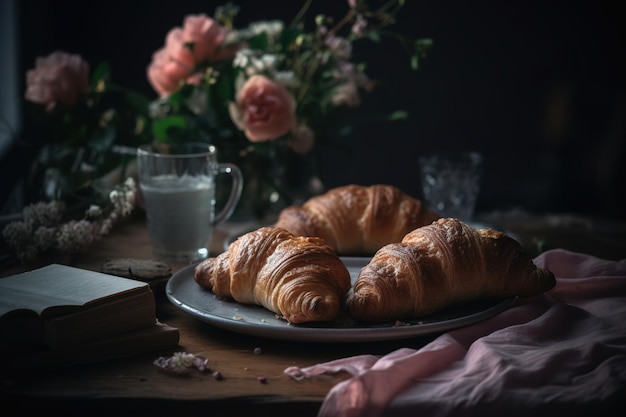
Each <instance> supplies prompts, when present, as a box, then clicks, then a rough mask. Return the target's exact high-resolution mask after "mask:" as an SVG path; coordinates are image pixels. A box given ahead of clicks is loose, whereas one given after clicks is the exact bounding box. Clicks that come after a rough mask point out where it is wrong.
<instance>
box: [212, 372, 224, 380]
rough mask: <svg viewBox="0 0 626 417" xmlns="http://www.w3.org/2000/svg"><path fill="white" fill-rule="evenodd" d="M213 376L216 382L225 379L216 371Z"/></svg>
mask: <svg viewBox="0 0 626 417" xmlns="http://www.w3.org/2000/svg"><path fill="white" fill-rule="evenodd" d="M212 375H213V379H215V380H216V381H221V380H222V379H224V377H223V376H222V374H221V372H220V371H215V372H213V374H212Z"/></svg>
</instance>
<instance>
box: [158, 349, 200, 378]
mask: <svg viewBox="0 0 626 417" xmlns="http://www.w3.org/2000/svg"><path fill="white" fill-rule="evenodd" d="M153 364H154V365H155V366H157V367H158V368H161V369H162V370H164V371H167V372H172V373H175V374H179V375H181V374H185V373H187V372H189V371H191V370H192V369H194V368H195V369H197V370H198V371H200V372H206V371H209V367H208V364H209V360H208V359H205V358H202V357H200V356H197V355H194V354H192V353H185V352H176V353H174V355H173V356H170V357H165V356H160V357H158V358H157V359H156V360H155V361H154V362H153Z"/></svg>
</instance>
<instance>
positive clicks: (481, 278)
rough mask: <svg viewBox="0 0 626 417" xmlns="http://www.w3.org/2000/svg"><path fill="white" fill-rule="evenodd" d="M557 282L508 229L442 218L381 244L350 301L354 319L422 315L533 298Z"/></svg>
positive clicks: (377, 320) (399, 317)
mask: <svg viewBox="0 0 626 417" xmlns="http://www.w3.org/2000/svg"><path fill="white" fill-rule="evenodd" d="M555 284H556V281H555V278H554V274H553V273H552V272H551V271H549V270H547V269H541V268H537V267H536V266H535V265H534V264H533V261H532V259H531V257H530V255H528V254H527V253H526V252H525V251H524V249H523V248H522V246H521V245H520V244H519V243H518V242H516V241H515V240H513V239H512V238H511V237H509V236H507V235H506V234H504V233H502V232H499V231H496V230H493V229H489V228H484V229H474V228H473V227H471V226H468V225H467V224H464V223H462V222H460V221H458V220H456V219H452V218H442V219H439V220H437V221H435V222H434V223H432V224H431V225H428V226H424V227H421V228H418V229H416V230H414V231H412V232H410V233H409V234H407V235H406V236H405V237H404V238H403V239H402V242H401V243H397V244H389V245H386V246H384V247H383V248H381V249H380V250H379V251H378V252H377V253H376V254H375V255H374V257H373V258H372V259H371V261H370V262H369V263H368V264H367V265H366V266H364V267H363V268H362V269H361V271H360V272H359V275H358V277H357V279H356V281H355V285H354V288H353V290H354V291H353V293H351V294H350V295H349V296H348V299H347V301H346V305H347V309H348V312H349V314H350V316H352V317H353V318H354V319H357V320H362V321H374V322H380V321H388V320H394V319H395V320H403V319H411V318H416V317H421V316H424V315H427V314H430V313H432V312H434V311H436V310H439V309H442V308H444V307H446V306H449V305H451V304H454V303H459V302H462V301H468V300H474V299H488V298H506V297H512V296H519V297H529V296H533V295H537V294H541V293H543V292H545V291H547V290H549V289H550V288H552V287H553V286H554V285H555Z"/></svg>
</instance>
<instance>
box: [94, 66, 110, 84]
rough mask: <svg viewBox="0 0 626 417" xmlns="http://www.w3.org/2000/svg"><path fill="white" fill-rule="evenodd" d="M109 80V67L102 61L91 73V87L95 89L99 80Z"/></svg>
mask: <svg viewBox="0 0 626 417" xmlns="http://www.w3.org/2000/svg"><path fill="white" fill-rule="evenodd" d="M109 78H111V65H110V64H109V63H108V62H107V61H104V62H102V63H100V64H99V65H98V66H97V67H96V68H95V69H94V70H93V72H92V73H91V86H92V87H96V86H97V85H98V83H99V82H100V80H105V81H106V80H108V79H109Z"/></svg>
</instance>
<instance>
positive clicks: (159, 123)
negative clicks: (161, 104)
mask: <svg viewBox="0 0 626 417" xmlns="http://www.w3.org/2000/svg"><path fill="white" fill-rule="evenodd" d="M186 127H187V118H185V117H183V116H167V117H163V118H160V119H155V120H154V121H153V122H152V134H153V136H154V138H155V139H156V140H159V141H168V139H170V137H169V136H170V134H169V131H170V130H171V129H175V128H178V129H184V128H186Z"/></svg>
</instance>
